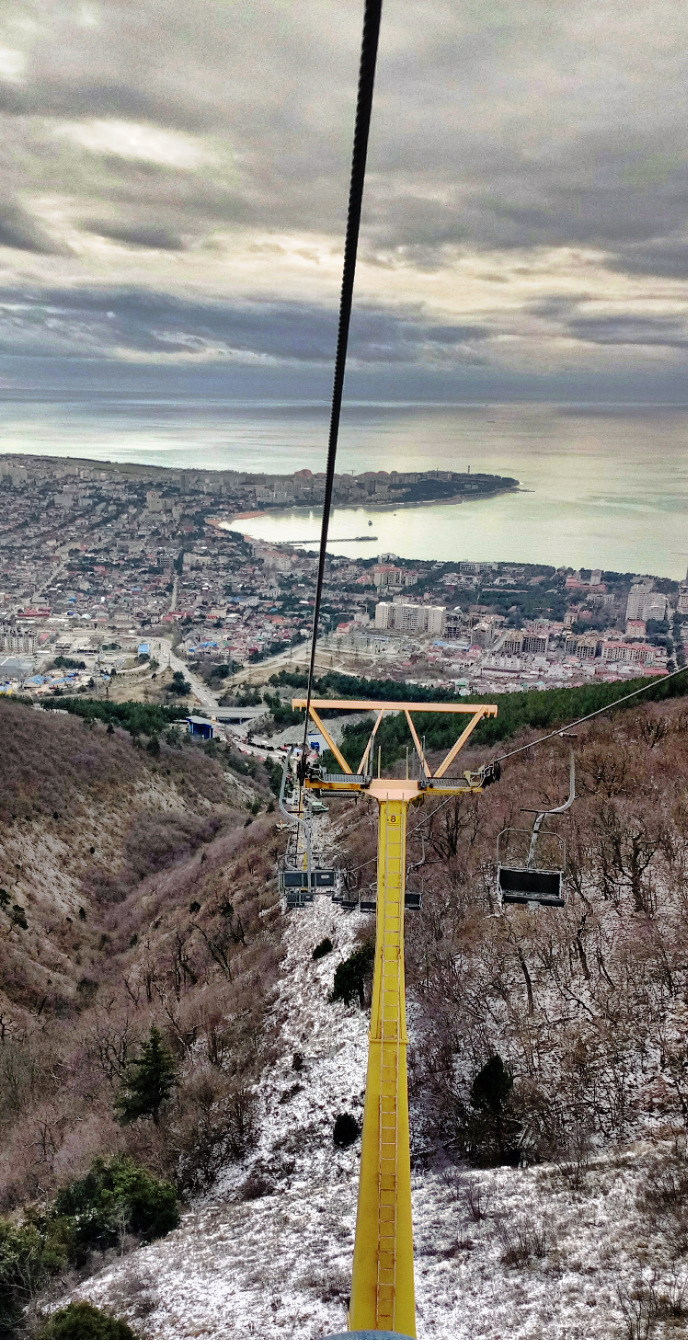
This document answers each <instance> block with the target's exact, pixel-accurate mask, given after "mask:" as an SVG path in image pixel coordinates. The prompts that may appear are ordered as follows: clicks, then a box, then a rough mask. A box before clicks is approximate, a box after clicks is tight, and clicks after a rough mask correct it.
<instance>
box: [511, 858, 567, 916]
mask: <svg viewBox="0 0 688 1340" xmlns="http://www.w3.org/2000/svg"><path fill="white" fill-rule="evenodd" d="M498 885H499V896H500V898H501V900H502V902H503V903H526V904H527V903H531V902H532V903H540V904H544V905H546V906H548V907H563V906H564V903H565V899H564V896H563V887H564V876H563V872H562V871H561V870H535V869H529V868H528V867H527V866H521V867H518V866H505V865H500V866H499V871H498Z"/></svg>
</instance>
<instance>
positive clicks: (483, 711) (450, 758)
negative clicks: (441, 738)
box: [433, 707, 496, 777]
mask: <svg viewBox="0 0 688 1340" xmlns="http://www.w3.org/2000/svg"><path fill="white" fill-rule="evenodd" d="M488 715H490V716H491V715H492V713H490V710H489V708H487V707H479V708H478V709H477V710H476V713H475V716H474V717H473V720H472V721H469V723H468V725H467V726H466V727H465V729H464V730H463V731H462V732H461V734H460V736H459V738H458V740H457V741H456V744H453V745H452V747H451V749H450V750H449V753H448V754H447V756H446V758H445V759H443V760H442V762H441V763H440V766H439V768H438V769H437V772H435V773H434V774H433V776H435V777H444V774H445V772H446V771H447V768H448V767H449V765H450V764H451V763H453V762H454V759H455V758H456V755H457V754H458V752H459V750H460V749H463V747H464V745H465V743H466V740H467V739H468V737H469V735H472V733H473V731H474V730H475V728H476V726H477V725H478V722H479V721H482V719H483V717H484V716H488ZM495 715H496V713H495Z"/></svg>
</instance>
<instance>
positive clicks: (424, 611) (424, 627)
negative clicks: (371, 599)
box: [375, 600, 447, 637]
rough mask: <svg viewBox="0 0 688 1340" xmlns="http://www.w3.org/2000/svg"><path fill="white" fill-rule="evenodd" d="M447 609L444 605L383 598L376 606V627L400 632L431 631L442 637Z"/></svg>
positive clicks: (433, 634)
mask: <svg viewBox="0 0 688 1340" xmlns="http://www.w3.org/2000/svg"><path fill="white" fill-rule="evenodd" d="M446 620H447V611H446V610H445V608H444V606H443V605H412V604H409V603H406V602H404V601H400V600H395V602H394V604H389V603H388V602H387V601H384V600H381V601H380V602H379V603H378V604H377V605H376V606H375V627H376V628H393V629H395V631H396V632H398V633H429V634H430V635H431V636H433V637H441V635H442V634H443V633H444V631H445V628H446Z"/></svg>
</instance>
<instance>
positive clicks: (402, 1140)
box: [292, 698, 497, 1337]
mask: <svg viewBox="0 0 688 1340" xmlns="http://www.w3.org/2000/svg"><path fill="white" fill-rule="evenodd" d="M306 705H307V703H306V699H304V698H295V699H294V700H293V702H292V707H294V708H305V707H306ZM308 707H309V710H310V715H311V717H312V718H313V721H314V722H315V724H316V726H317V727H318V729H319V730H320V731H321V733H322V735H323V736H324V738H325V740H326V741H327V744H328V745H329V748H330V749H331V750H332V753H333V754H334V756H335V758H336V759H337V762H338V763H339V765H340V767H341V768H342V772H341V773H326V774H324V776H322V777H319V778H312V779H309V780H306V783H305V785H306V786H307V787H312V788H314V789H318V790H326V791H345V792H346V791H359V792H365V793H366V794H367V795H369V796H370V797H372V798H373V799H374V800H376V801H377V803H378V811H379V816H378V863H377V925H376V936H375V967H374V972H373V996H372V1004H371V1016H370V1034H369V1047H368V1074H367V1079H366V1097H365V1110H364V1114H363V1134H362V1147H361V1171H360V1179H359V1189H358V1214H357V1219H356V1241H355V1246H354V1262H353V1276H352V1283H351V1306H350V1311H349V1328H350V1330H352V1331H396V1332H397V1333H399V1334H401V1335H405V1336H411V1337H415V1334H416V1304H415V1291H414V1280H413V1221H412V1216H411V1160H410V1148H409V1114H408V1083H407V1076H406V1048H407V1045H408V1036H407V1032H406V992H405V979H404V899H405V892H406V822H407V817H408V811H409V807H410V806H411V805H414V804H417V803H418V802H419V801H422V799H423V797H424V796H426V795H459V794H462V793H463V794H465V793H466V792H475V791H481V790H482V785H483V775H482V773H470V772H465V773H464V774H463V775H462V776H461V777H456V778H448V777H447V775H446V774H447V770H448V768H449V767H450V765H451V763H452V762H453V760H454V759H455V758H456V755H457V754H458V753H459V750H460V749H461V748H462V747H463V745H464V744H465V743H466V740H467V739H468V738H469V736H470V735H471V733H472V732H473V731H474V730H475V727H476V726H477V725H478V722H479V721H481V720H482V719H483V718H484V717H494V716H496V715H497V708H496V707H495V706H493V705H488V704H484V703H481V704H479V705H476V704H472V703H471V704H468V703H441V704H440V703H394V702H384V703H379V702H378V703H371V702H358V701H356V702H352V701H350V700H346V701H343V702H337V701H333V700H332V699H322V700H316V701H313V700H311V702H310V703H309V704H308ZM323 708H326V709H329V710H332V709H334V710H338V711H352V712H361V711H370V712H376V713H377V718H376V721H375V724H374V726H373V729H372V732H371V735H370V739H369V741H368V744H367V746H366V749H365V752H364V754H363V757H362V759H361V762H360V764H359V768H358V772H357V773H353V772H352V770H351V768H350V767H349V764H348V763H347V761H346V759H345V758H344V755H343V754H342V752H341V750H340V749H339V748H338V746H337V745H336V744H335V742H334V740H333V739H332V738H331V736H330V734H329V732H328V730H327V728H326V726H325V725H324V723H323V721H322V719H321V717H320V715H319V712H320V711H322V710H323ZM385 712H403V713H404V715H405V716H406V720H407V722H408V726H409V729H410V732H411V736H412V739H413V744H414V747H415V751H416V754H417V756H418V760H419V773H420V776H419V779H418V780H417V781H413V780H411V779H409V778H408V777H406V778H403V779H399V778H384V777H380V776H378V777H373V776H372V770H371V769H370V761H371V759H372V757H373V748H374V741H375V737H376V735H377V732H378V728H379V726H380V722H381V721H382V718H383V716H384V714H385ZM416 712H447V713H463V714H468V715H470V721H469V722H468V723H467V725H466V727H465V729H464V730H463V731H462V733H461V734H460V735H459V737H458V739H457V740H456V741H455V743H454V744H453V745H452V748H451V749H450V750H449V752H448V754H447V755H446V757H445V758H444V759H443V760H442V763H441V764H440V766H439V767H438V768H437V770H436V771H435V773H431V772H430V771H429V768H428V764H427V760H426V757H425V752H424V750H423V747H422V744H421V741H420V739H419V737H418V734H417V731H416V728H415V725H414V722H413V713H416ZM407 771H408V769H407Z"/></svg>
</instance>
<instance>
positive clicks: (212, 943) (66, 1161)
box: [0, 703, 282, 1209]
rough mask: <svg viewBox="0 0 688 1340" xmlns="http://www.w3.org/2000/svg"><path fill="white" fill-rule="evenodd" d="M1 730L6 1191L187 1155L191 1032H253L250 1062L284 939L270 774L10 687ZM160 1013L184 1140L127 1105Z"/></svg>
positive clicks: (219, 1041) (198, 1037) (0, 1094)
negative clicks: (116, 1157)
mask: <svg viewBox="0 0 688 1340" xmlns="http://www.w3.org/2000/svg"><path fill="white" fill-rule="evenodd" d="M0 749H1V751H2V757H3V782H4V785H3V791H2V797H1V798H0V826H1V836H0V860H1V862H2V866H1V887H2V893H1V894H0V935H1V936H2V944H3V952H2V958H1V960H0V1129H1V1130H2V1144H1V1152H0V1205H1V1206H2V1207H3V1208H5V1209H12V1208H13V1207H15V1206H17V1205H19V1204H21V1203H25V1202H26V1200H27V1198H33V1197H34V1196H35V1195H36V1194H37V1193H38V1194H40V1196H41V1197H44V1196H46V1195H49V1194H50V1193H51V1190H52V1189H53V1188H55V1187H56V1186H58V1185H60V1184H61V1183H63V1182H64V1181H65V1180H66V1179H67V1178H69V1177H70V1176H75V1175H82V1174H83V1173H84V1172H85V1171H86V1169H87V1168H88V1166H89V1163H90V1161H91V1159H92V1158H93V1157H94V1156H95V1155H99V1154H102V1153H104V1154H109V1153H112V1152H113V1151H115V1150H118V1149H130V1150H134V1152H137V1153H138V1152H140V1153H141V1154H142V1155H143V1156H145V1158H147V1159H148V1160H149V1161H152V1164H153V1165H154V1166H156V1167H158V1168H160V1169H161V1170H163V1171H166V1172H169V1171H170V1169H173V1170H174V1171H175V1172H176V1171H177V1167H176V1164H177V1161H178V1155H179V1149H180V1148H181V1147H182V1146H183V1145H184V1142H185V1141H186V1143H187V1144H189V1145H191V1144H192V1143H193V1122H194V1102H193V1094H192V1090H193V1085H194V1083H195V1082H196V1081H197V1076H196V1079H194V1075H195V1070H196V1061H197V1058H196V1056H195V1054H194V1056H191V1055H190V1048H191V1043H192V1040H193V1041H195V1042H196V1043H198V1044H199V1045H200V1044H201V1042H202V1041H203V1042H205V1043H206V1045H207V1047H208V1049H209V1050H210V1051H211V1052H212V1054H213V1055H214V1056H215V1057H216V1058H217V1057H218V1056H219V1055H221V1054H222V1052H223V1049H224V1050H226V1049H228V1048H229V1046H230V1044H231V1043H233V1042H234V1035H236V1038H237V1046H238V1047H244V1044H245V1039H246V1036H249V1038H250V1043H249V1045H247V1046H246V1047H245V1051H246V1056H245V1057H243V1056H242V1060H241V1064H240V1065H238V1066H237V1067H236V1071H237V1074H239V1076H240V1077H243V1078H241V1083H242V1084H244V1083H248V1080H247V1079H246V1076H248V1075H249V1074H250V1075H251V1077H253V1076H254V1074H255V1072H256V1068H258V1070H259V1069H260V1053H261V1046H262V1042H261V1038H262V1033H261V1019H262V1011H263V1009H264V1003H265V1000H266V999H268V998H269V995H270V991H271V984H272V982H273V980H274V975H275V965H276V963H277V961H278V959H279V956H280V954H281V952H282V951H281V940H280V933H279V929H278V928H277V927H276V926H275V923H274V915H275V911H276V908H275V903H276V883H275V880H274V873H273V872H274V862H275V858H276V855H277V851H278V847H279V842H278V838H277V835H276V833H275V829H274V820H273V819H272V818H270V817H269V816H267V815H266V816H265V817H255V818H254V814H255V812H256V811H258V810H261V809H262V810H265V808H266V806H271V805H272V797H271V794H270V792H269V790H268V788H267V786H266V785H265V782H266V778H265V777H263V778H262V780H261V778H260V776H259V777H258V780H257V781H256V780H254V779H251V778H250V777H242V776H237V775H236V774H235V773H234V772H233V771H232V770H230V769H229V768H226V767H223V766H220V763H219V762H218V761H217V759H216V758H212V757H210V756H208V754H207V753H206V752H205V751H204V750H202V749H200V748H196V747H194V746H187V745H185V744H182V743H181V737H179V740H176V739H173V743H171V744H165V743H163V744H162V745H161V744H160V743H159V742H156V743H155V744H154V747H153V748H152V750H149V749H148V748H146V747H145V746H143V745H142V742H141V741H139V742H138V744H137V743H135V742H132V739H130V737H129V736H127V735H125V734H124V732H122V731H120V730H115V729H114V728H112V733H108V728H107V727H105V726H104V725H102V724H91V725H89V724H88V723H86V724H83V723H81V722H80V721H79V720H78V719H76V718H74V717H71V716H62V715H57V714H55V713H52V712H51V713H50V714H47V713H45V714H44V713H41V712H37V711H35V710H31V709H30V708H28V707H23V706H21V705H18V704H9V703H0ZM249 810H250V813H249V812H248V811H249ZM276 842H277V845H276ZM249 983H250V984H251V986H250V987H249V986H248V984H249ZM152 1023H159V1024H160V1025H161V1026H164V1029H165V1034H166V1036H168V1037H169V1039H170V1045H171V1046H172V1047H173V1050H174V1052H175V1055H176V1056H177V1057H178V1059H179V1064H180V1067H181V1071H182V1075H183V1082H182V1084H181V1085H180V1088H179V1090H178V1101H177V1117H178V1123H177V1137H176V1138H177V1140H178V1148H177V1151H176V1155H175V1150H174V1149H173V1148H169V1147H167V1148H166V1147H165V1141H164V1140H163V1139H162V1138H161V1137H159V1135H158V1132H157V1131H156V1132H149V1133H146V1132H145V1130H139V1129H138V1128H137V1127H130V1128H127V1129H126V1130H122V1129H121V1128H120V1127H118V1126H117V1125H116V1123H115V1120H114V1115H113V1097H114V1094H115V1092H116V1090H117V1087H118V1084H119V1083H120V1082H121V1079H122V1075H123V1073H124V1070H125V1067H126V1063H127V1058H128V1057H131V1056H132V1055H134V1054H135V1052H136V1048H137V1046H138V1045H140V1043H141V1041H142V1039H144V1038H145V1036H146V1033H147V1030H148V1029H149V1028H150V1026H151V1024H152ZM187 1128H188V1129H187ZM27 1133H28V1134H29V1136H30V1138H29V1139H27ZM218 1140H219V1141H220V1143H221V1139H220V1137H219V1136H218ZM167 1144H168V1145H169V1141H168V1142H167ZM208 1144H209V1146H210V1147H209V1149H208V1151H207V1162H208V1165H209V1166H210V1165H211V1164H212V1165H213V1167H214V1164H213V1159H214V1158H215V1157H216V1154H215V1153H214V1150H213V1147H212V1146H213V1139H212V1137H211V1136H209V1139H208ZM206 1175H207V1176H210V1175H211V1174H210V1173H209V1172H207V1171H206V1173H203V1170H202V1169H196V1170H195V1171H194V1170H193V1169H189V1170H188V1171H187V1174H186V1180H187V1182H189V1181H193V1180H194V1178H196V1179H197V1180H198V1179H200V1180H203V1176H206Z"/></svg>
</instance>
